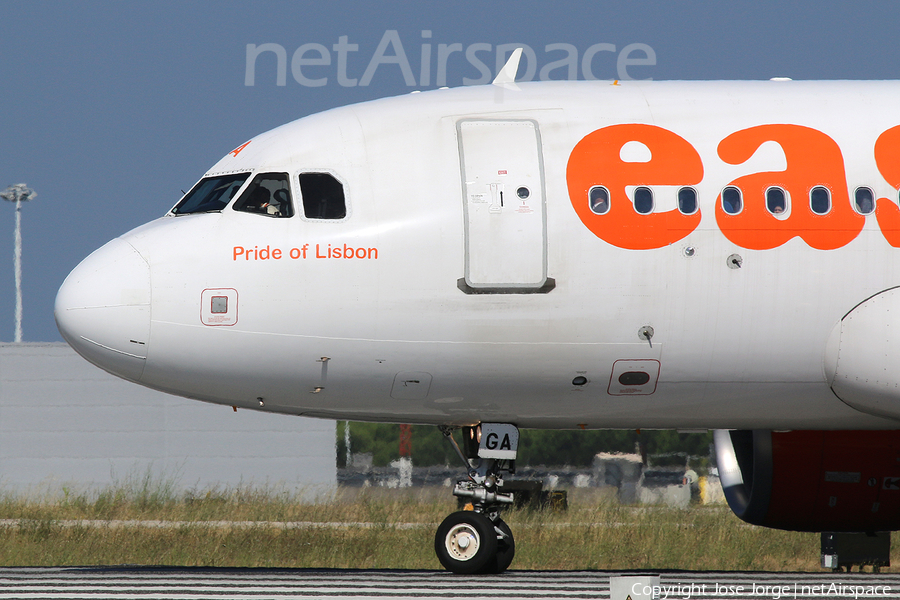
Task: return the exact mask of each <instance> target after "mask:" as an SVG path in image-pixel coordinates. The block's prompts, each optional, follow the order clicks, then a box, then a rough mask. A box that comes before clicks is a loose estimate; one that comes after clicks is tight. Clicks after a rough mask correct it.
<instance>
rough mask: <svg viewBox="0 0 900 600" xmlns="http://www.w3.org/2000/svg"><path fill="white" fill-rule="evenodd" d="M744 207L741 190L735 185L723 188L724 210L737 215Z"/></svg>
mask: <svg viewBox="0 0 900 600" xmlns="http://www.w3.org/2000/svg"><path fill="white" fill-rule="evenodd" d="M742 207H743V202H742V201H741V190H739V189H738V188H736V187H734V186H733V185H730V186H728V187H727V188H725V189H724V190H722V210H724V211H725V212H726V213H728V214H729V215H736V214H738V213H739V212H741V208H742Z"/></svg>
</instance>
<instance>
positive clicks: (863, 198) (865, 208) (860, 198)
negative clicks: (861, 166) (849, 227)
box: [856, 187, 875, 215]
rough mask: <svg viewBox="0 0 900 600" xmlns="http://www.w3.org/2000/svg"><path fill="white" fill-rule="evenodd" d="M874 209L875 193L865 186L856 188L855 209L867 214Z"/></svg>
mask: <svg viewBox="0 0 900 600" xmlns="http://www.w3.org/2000/svg"><path fill="white" fill-rule="evenodd" d="M873 210H875V194H873V193H872V190H871V189H869V188H867V187H858V188H856V211H857V212H858V213H859V214H861V215H867V214H869V213H871V212H872V211H873Z"/></svg>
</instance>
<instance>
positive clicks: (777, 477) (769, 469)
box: [715, 429, 900, 532]
mask: <svg viewBox="0 0 900 600" xmlns="http://www.w3.org/2000/svg"><path fill="white" fill-rule="evenodd" d="M715 441H716V459H717V462H718V465H719V476H720V478H721V481H722V488H723V489H724V491H725V497H726V499H727V500H728V505H729V506H730V507H731V510H732V511H734V514H736V515H737V516H738V517H740V518H741V519H743V520H744V521H747V522H748V523H752V524H754V525H762V526H764V527H772V528H775V529H788V530H792V531H860V532H874V531H894V530H898V529H900V431H789V432H773V431H763V430H754V431H729V430H724V429H721V430H717V431H716V432H715Z"/></svg>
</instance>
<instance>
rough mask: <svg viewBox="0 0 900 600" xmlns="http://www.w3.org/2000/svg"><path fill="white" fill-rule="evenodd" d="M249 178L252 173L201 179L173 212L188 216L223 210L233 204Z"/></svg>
mask: <svg viewBox="0 0 900 600" xmlns="http://www.w3.org/2000/svg"><path fill="white" fill-rule="evenodd" d="M248 177H250V173H236V174H234V175H220V176H219V177H207V178H205V179H201V180H200V181H199V182H198V183H197V185H195V186H194V187H193V188H192V189H191V191H190V192H188V193H187V194H186V195H185V197H184V198H182V199H181V202H179V203H178V204H176V205H175V208H173V209H172V212H173V213H174V214H176V215H187V214H191V213H200V212H213V211H217V210H222V209H223V208H225V207H226V206H227V205H228V203H229V202H231V199H232V198H234V195H235V194H236V193H237V191H238V190H239V189H240V187H241V186H242V185H244V182H245V181H247V178H248Z"/></svg>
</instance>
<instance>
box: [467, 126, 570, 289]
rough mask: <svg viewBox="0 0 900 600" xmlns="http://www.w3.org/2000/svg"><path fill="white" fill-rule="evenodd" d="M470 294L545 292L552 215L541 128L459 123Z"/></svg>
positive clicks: (548, 284)
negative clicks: (548, 206) (547, 197)
mask: <svg viewBox="0 0 900 600" xmlns="http://www.w3.org/2000/svg"><path fill="white" fill-rule="evenodd" d="M457 129H458V133H459V152H460V164H461V165H462V184H463V203H464V215H465V228H466V229H465V233H466V258H465V262H466V264H465V277H464V278H462V279H460V280H459V282H458V284H459V288H460V289H462V290H463V291H464V292H467V293H528V292H548V291H550V290H551V289H553V280H552V279H548V278H547V214H546V213H547V211H546V206H545V202H544V177H543V161H542V158H541V139H540V131H539V129H538V124H537V122H535V121H532V120H508V121H505V120H497V121H488V120H464V121H459V122H458V123H457Z"/></svg>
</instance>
